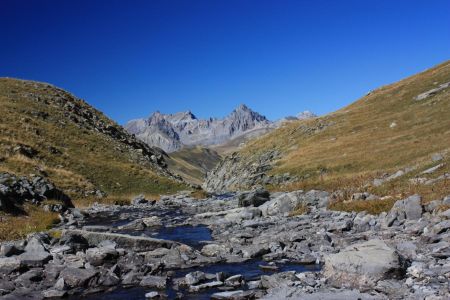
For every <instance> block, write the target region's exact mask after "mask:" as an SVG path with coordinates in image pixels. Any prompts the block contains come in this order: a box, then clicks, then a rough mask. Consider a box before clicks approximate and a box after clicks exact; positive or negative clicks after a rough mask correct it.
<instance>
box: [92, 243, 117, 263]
mask: <svg viewBox="0 0 450 300" xmlns="http://www.w3.org/2000/svg"><path fill="white" fill-rule="evenodd" d="M118 256H119V253H118V252H117V250H116V249H114V248H110V247H98V248H97V247H96V248H90V249H87V250H86V260H87V261H88V262H89V263H90V264H91V265H93V266H100V265H103V264H104V263H105V262H108V261H113V260H114V259H116V258H117V257H118Z"/></svg>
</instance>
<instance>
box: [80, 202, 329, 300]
mask: <svg viewBox="0 0 450 300" xmlns="http://www.w3.org/2000/svg"><path fill="white" fill-rule="evenodd" d="M152 215H154V216H158V217H160V218H161V219H162V220H163V222H164V221H166V222H167V223H166V222H164V224H163V225H162V226H157V227H148V228H145V229H144V230H117V229H116V230H113V231H114V232H118V233H124V234H130V235H145V236H149V237H154V238H158V239H165V240H172V241H177V242H181V243H184V244H187V245H189V246H191V247H194V248H197V249H200V248H201V247H202V246H203V245H204V244H205V242H207V241H212V240H213V239H212V236H211V231H210V229H209V228H208V227H207V226H206V225H198V226H191V225H182V223H183V221H184V220H185V218H186V216H185V215H183V214H182V212H181V211H180V210H151V211H148V212H142V211H139V210H126V211H121V212H116V213H114V214H100V215H97V216H96V217H94V218H89V219H87V220H86V225H106V226H111V227H118V226H121V225H124V224H127V223H129V222H130V221H131V220H133V219H136V218H142V217H147V216H152ZM177 224H180V225H178V226H177ZM261 265H267V263H266V262H264V261H262V260H259V259H255V260H249V261H246V262H241V263H218V264H214V265H209V266H204V267H196V268H191V269H183V270H179V271H175V276H174V277H173V278H181V277H184V276H185V275H186V274H188V273H189V272H193V271H202V272H205V273H210V274H215V273H219V272H223V273H225V275H226V277H229V276H232V275H237V274H241V275H243V276H244V277H245V280H246V281H247V282H248V281H252V280H259V279H260V277H261V276H262V275H270V274H274V273H277V272H285V271H295V272H307V271H309V272H311V271H319V270H320V266H319V265H300V264H294V263H285V264H282V263H279V264H277V267H278V270H276V271H273V270H263V269H261V268H260V266H261ZM237 289H243V290H245V289H247V287H246V286H243V287H240V288H237ZM150 291H155V290H154V289H148V288H143V287H131V288H124V287H118V288H117V289H115V290H113V291H110V292H103V293H98V294H92V295H88V296H84V297H80V296H77V297H76V298H71V299H87V300H106V299H112V300H116V299H117V300H118V299H127V300H134V299H145V294H146V293H148V292H150ZM220 291H221V290H220V289H218V288H212V289H206V290H203V291H200V292H197V293H190V292H189V291H188V290H186V289H182V288H180V290H179V291H176V290H174V289H173V285H172V282H169V283H168V285H167V289H166V290H165V291H164V292H165V294H167V295H168V297H169V299H174V298H175V297H176V295H177V293H178V292H181V293H182V294H183V299H199V300H202V299H210V297H211V295H212V294H214V293H217V292H220Z"/></svg>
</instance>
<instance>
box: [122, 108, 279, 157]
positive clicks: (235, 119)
mask: <svg viewBox="0 0 450 300" xmlns="http://www.w3.org/2000/svg"><path fill="white" fill-rule="evenodd" d="M271 124H272V123H271V122H270V121H269V120H268V119H267V118H266V117H265V116H263V115H261V114H259V113H257V112H255V111H253V110H251V109H250V108H249V107H248V106H246V105H245V104H241V105H239V106H238V107H237V108H235V109H234V110H233V111H232V112H231V113H230V114H229V115H228V116H227V117H225V118H223V119H216V118H208V119H205V120H203V119H198V118H197V117H196V116H195V115H194V114H193V113H192V112H191V111H190V110H188V111H184V112H178V113H174V114H162V113H160V112H159V111H157V112H154V113H153V114H152V115H151V116H150V117H149V118H148V119H147V120H145V121H142V119H137V120H132V121H130V122H128V123H127V124H126V126H125V128H126V129H127V130H128V131H129V132H130V133H133V134H135V135H136V136H137V137H138V138H140V139H141V140H143V141H145V142H146V143H148V144H149V145H152V146H157V147H160V148H162V149H163V150H165V151H167V152H172V151H175V150H179V149H180V148H182V147H183V146H194V145H203V146H205V145H216V144H221V143H224V142H227V141H229V140H231V139H233V138H235V137H237V136H240V135H242V134H244V133H246V132H247V131H251V130H253V129H260V128H266V127H267V128H268V127H269V126H270V125H271Z"/></svg>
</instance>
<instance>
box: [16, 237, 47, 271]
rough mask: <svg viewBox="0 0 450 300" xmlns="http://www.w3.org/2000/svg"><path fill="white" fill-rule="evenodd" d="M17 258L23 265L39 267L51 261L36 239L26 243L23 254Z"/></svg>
mask: <svg viewBox="0 0 450 300" xmlns="http://www.w3.org/2000/svg"><path fill="white" fill-rule="evenodd" d="M18 258H19V259H20V260H21V262H22V264H23V265H26V266H29V267H41V266H43V265H44V264H46V263H47V262H48V261H50V259H52V255H51V254H50V253H49V252H48V251H47V249H45V247H44V246H43V245H42V242H41V241H40V240H39V239H38V238H37V237H33V238H31V239H30V240H29V241H28V244H27V246H26V247H25V252H24V253H22V254H20V255H19V256H18Z"/></svg>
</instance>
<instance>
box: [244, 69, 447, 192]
mask: <svg viewBox="0 0 450 300" xmlns="http://www.w3.org/2000/svg"><path fill="white" fill-rule="evenodd" d="M447 82H450V61H447V62H445V63H442V64H440V65H438V66H436V67H434V68H432V69H429V70H427V71H425V72H422V73H420V74H417V75H415V76H412V77H409V78H407V79H404V80H402V81H400V82H397V83H394V84H391V85H388V86H384V87H381V88H378V89H376V90H374V91H372V92H371V93H369V94H368V95H366V96H364V97H363V98H361V99H360V100H358V101H356V102H354V103H353V104H351V105H349V106H347V107H345V108H343V109H341V110H339V111H337V112H334V113H332V114H329V115H326V116H323V117H319V118H315V119H311V120H303V121H298V122H292V123H288V124H286V125H285V126H283V127H282V128H280V129H278V130H275V131H274V132H272V133H269V134H268V135H265V136H263V137H261V138H259V139H257V140H254V141H251V142H249V143H248V144H247V145H246V146H245V148H244V149H242V150H241V151H240V154H241V155H242V156H243V157H246V158H247V159H251V157H254V156H257V155H258V154H259V153H263V152H265V151H267V150H270V149H278V150H280V151H281V152H282V153H283V154H282V158H281V159H280V160H279V161H277V162H276V164H275V166H274V168H273V170H272V171H271V172H272V173H273V174H283V173H286V172H289V173H291V174H292V175H295V176H298V178H299V180H298V181H297V182H295V183H293V184H290V185H288V186H283V187H280V186H277V187H272V188H273V189H278V190H279V189H285V190H286V189H297V188H323V189H327V190H337V189H345V188H348V189H349V190H352V191H354V190H367V183H368V182H371V180H372V179H374V178H378V177H381V176H383V174H384V173H389V174H392V173H393V172H396V171H398V170H399V169H402V168H406V167H416V168H417V169H416V170H415V171H413V172H410V173H408V174H407V175H405V176H402V177H401V178H399V179H396V180H394V181H392V182H389V183H386V184H384V185H383V186H382V187H378V188H373V189H372V191H373V192H378V193H380V194H392V193H406V194H407V193H411V192H414V191H416V190H421V189H422V192H423V193H425V194H429V196H430V197H437V196H438V195H442V194H445V193H447V194H450V190H449V186H450V185H449V184H448V182H446V181H444V182H443V183H440V185H441V186H440V185H439V184H437V185H433V186H432V187H430V188H423V187H417V186H415V185H411V184H410V181H409V179H411V178H413V177H415V176H420V171H421V170H424V169H425V168H427V167H430V166H433V165H435V164H437V163H434V162H432V161H431V155H432V154H435V153H443V154H444V157H445V160H444V163H445V166H444V167H443V168H442V169H440V170H439V171H438V173H437V174H434V175H433V176H438V175H439V174H443V173H444V172H449V170H450V169H449V167H450V161H449V154H450V153H449V149H450V88H446V89H443V90H441V91H439V92H437V93H436V94H434V95H431V96H429V97H428V98H426V99H424V100H420V101H417V100H415V97H416V96H417V95H419V94H421V93H423V92H426V91H429V90H431V89H433V88H436V87H437V86H439V85H440V84H443V83H447ZM425 177H426V176H425ZM425 190H426V191H425ZM434 190H440V191H439V192H438V193H436V191H434Z"/></svg>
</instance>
